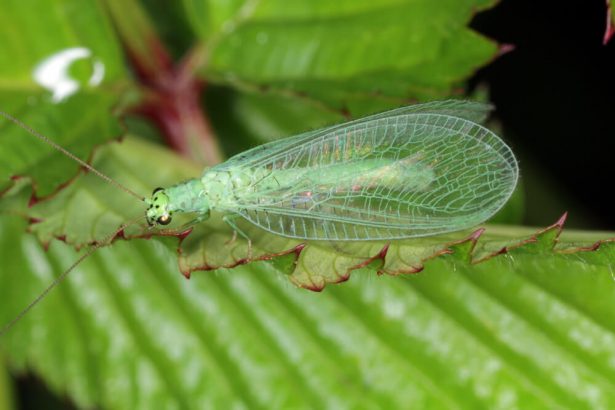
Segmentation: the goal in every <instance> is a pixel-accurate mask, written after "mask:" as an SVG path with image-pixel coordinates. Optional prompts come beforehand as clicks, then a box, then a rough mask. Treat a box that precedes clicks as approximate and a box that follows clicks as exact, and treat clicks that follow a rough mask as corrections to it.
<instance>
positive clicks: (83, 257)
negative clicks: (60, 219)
mask: <svg viewBox="0 0 615 410" xmlns="http://www.w3.org/2000/svg"><path fill="white" fill-rule="evenodd" d="M141 219H145V216H140V217H138V218H136V219H133V220H132V221H129V222H126V223H124V224H122V225H121V226H120V227H119V228H118V229H117V230H116V231H115V232H113V233H112V234H110V235H108V236H106V237H105V238H103V240H102V241H100V242H97V243H96V244H94V245H92V247H91V248H90V249H88V251H87V252H86V253H84V254H83V255H81V256H80V257H79V259H77V260H76V261H75V262H74V263H73V264H72V265H70V266H69V267H68V269H66V270H65V271H64V272H62V274H61V275H60V276H58V277H57V278H55V279H54V280H53V282H51V283H50V284H49V285H48V286H47V287H46V288H45V289H44V290H43V291H42V292H41V293H40V294H39V295H38V296H37V297H36V298H35V299H34V300H33V301H32V302H30V303H29V304H28V306H26V307H25V308H24V309H23V310H22V311H21V312H19V314H17V316H15V317H14V318H13V319H12V320H11V321H10V322H8V323H7V324H5V325H4V326H3V327H2V329H0V338H1V337H2V336H4V334H5V333H7V332H8V331H9V330H10V329H11V328H12V327H13V326H14V325H15V324H17V322H19V321H20V320H21V319H22V318H23V317H24V316H25V315H26V314H27V313H28V312H30V310H32V308H34V307H35V306H36V305H37V304H38V303H39V302H40V301H41V300H43V299H44V298H45V297H46V296H47V295H48V294H49V292H51V291H52V290H53V288H55V287H56V286H58V285H59V284H60V283H62V281H64V279H66V277H67V276H68V274H69V273H71V272H72V271H73V270H74V269H75V268H76V267H77V266H79V264H81V262H83V261H84V260H86V259H87V258H88V257H90V256H91V255H92V254H93V253H94V252H96V251H97V250H98V249H100V248H102V247H103V246H105V245H107V244H109V243H110V242H111V241H112V240H113V238H115V237H116V236H117V235H118V234H119V233H120V232H122V231H123V230H124V229H126V228H127V227H129V226H130V225H133V224H136V223H137V222H139V221H140V220H141Z"/></svg>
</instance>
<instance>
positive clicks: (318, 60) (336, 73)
mask: <svg viewBox="0 0 615 410" xmlns="http://www.w3.org/2000/svg"><path fill="white" fill-rule="evenodd" d="M184 4H185V7H186V10H187V13H188V15H189V16H190V17H189V20H190V22H191V23H192V25H193V27H194V29H195V32H196V33H198V34H199V35H200V38H201V41H202V42H203V43H204V44H205V45H206V48H207V50H208V57H207V59H206V65H205V66H204V67H203V75H204V76H205V77H206V78H207V79H209V80H210V81H214V82H218V83H223V84H228V85H231V86H233V87H237V88H239V89H259V88H261V89H262V87H267V88H269V89H273V90H276V91H277V92H281V93H288V92H290V93H294V94H295V95H305V96H309V97H310V98H312V99H314V100H317V101H320V102H322V103H324V104H325V105H327V106H330V107H334V108H337V109H341V108H348V109H349V110H350V111H351V112H353V113H354V114H364V113H365V112H373V111H374V110H376V109H377V108H376V106H375V105H374V103H375V102H376V101H378V100H380V101H381V102H380V104H381V105H380V107H381V108H382V101H388V106H390V105H395V104H396V103H397V104H400V103H401V102H402V101H404V100H407V99H409V98H423V99H424V98H428V97H431V98H434V97H436V96H440V97H441V96H443V95H448V94H450V92H451V90H452V88H453V87H454V86H456V85H458V82H459V81H461V80H462V79H464V78H465V77H467V76H468V75H469V74H470V73H471V72H472V71H473V70H475V69H476V68H477V67H479V66H480V65H481V64H484V63H485V62H487V61H489V60H490V59H492V58H493V57H494V56H495V54H496V52H497V48H496V46H495V44H493V43H492V42H490V41H488V40H486V39H485V38H483V37H481V36H479V35H477V34H476V33H474V32H472V31H471V30H469V29H468V28H467V27H466V24H467V22H468V21H469V20H470V18H471V17H472V15H473V14H474V13H475V12H476V10H480V9H482V8H485V7H488V6H490V5H491V4H492V2H491V1H480V0H476V1H471V0H468V1H447V2H446V5H444V4H441V3H437V4H436V3H433V2H431V1H427V0H421V1H406V0H391V1H387V2H385V3H374V2H369V1H354V2H343V3H335V5H334V6H333V5H332V4H330V3H329V2H326V1H316V2H315V1H311V0H310V1H308V0H301V1H298V2H297V1H295V2H292V5H291V4H286V3H284V2H265V3H263V2H256V1H248V2H243V3H240V2H236V3H229V4H227V6H225V7H221V6H220V4H218V2H213V3H212V4H207V5H205V2H203V1H201V0H185V1H184ZM366 103H367V105H368V107H366V106H365V105H366Z"/></svg>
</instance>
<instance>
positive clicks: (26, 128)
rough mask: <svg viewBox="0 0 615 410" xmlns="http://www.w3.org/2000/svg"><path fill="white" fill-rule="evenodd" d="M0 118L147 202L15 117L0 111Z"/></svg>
mask: <svg viewBox="0 0 615 410" xmlns="http://www.w3.org/2000/svg"><path fill="white" fill-rule="evenodd" d="M0 116H2V117H4V118H6V119H7V120H9V121H11V122H13V123H14V124H16V125H17V126H19V127H21V128H23V129H24V130H25V131H27V132H28V133H30V134H32V135H33V136H35V137H36V138H38V139H39V140H41V141H43V142H44V143H45V144H47V145H49V146H50V147H52V148H53V149H55V150H56V151H58V152H61V153H62V154H64V155H65V156H67V157H68V158H70V159H72V160H73V161H75V162H77V163H78V164H79V165H81V166H82V167H84V168H85V169H87V170H88V171H90V172H92V173H94V174H95V175H97V176H98V177H99V178H101V179H102V180H104V181H106V182H108V183H109V184H111V185H113V186H115V187H116V188H118V189H120V190H122V191H124V192H126V193H127V194H130V195H132V196H133V197H135V198H137V199H138V200H139V201H145V197H143V196H142V195H139V194H137V193H136V192H134V191H132V190H131V189H129V188H127V187H125V186H124V185H122V184H120V183H119V182H117V181H116V180H114V179H112V178H110V177H108V176H107V175H105V174H103V173H102V172H100V171H99V170H97V169H96V168H94V167H93V166H91V165H90V164H88V163H87V162H85V161H83V160H82V159H80V158H78V157H77V156H76V155H75V154H73V153H71V152H70V151H68V150H66V149H65V148H63V147H61V146H59V145H58V144H56V143H55V142H53V141H52V140H50V139H49V138H47V137H46V136H44V135H43V134H41V133H40V132H38V131H36V130H34V129H32V128H31V127H30V126H28V125H26V124H24V123H23V122H21V121H19V120H18V119H17V118H15V117H13V116H12V115H10V114H7V113H6V112H4V111H0Z"/></svg>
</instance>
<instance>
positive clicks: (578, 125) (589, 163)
mask: <svg viewBox="0 0 615 410" xmlns="http://www.w3.org/2000/svg"><path fill="white" fill-rule="evenodd" d="M605 25H606V6H605V4H604V1H603V0H585V1H583V0H578V1H567V0H563V1H559V2H551V1H540V0H504V1H502V2H501V3H500V4H499V5H498V6H496V7H495V8H494V9H492V10H489V11H487V12H483V13H481V14H479V15H477V16H476V17H475V19H474V20H473V22H472V27H473V28H474V29H476V30H477V31H479V32H481V33H483V34H484V35H486V36H488V37H490V38H493V39H495V40H497V41H498V42H500V43H505V44H511V45H514V46H515V48H514V50H513V51H511V52H509V53H507V54H505V55H503V56H501V57H500V58H498V59H497V60H495V61H494V62H493V63H492V64H490V65H489V66H487V67H485V68H484V69H482V70H480V71H479V72H477V73H476V75H475V76H474V78H473V79H472V80H471V82H470V88H471V89H472V88H475V87H479V86H483V85H487V89H488V90H489V92H490V100H491V101H492V102H493V103H494V104H495V105H496V107H497V119H498V120H499V121H500V122H501V125H502V127H503V134H504V138H505V139H506V140H507V142H508V143H509V144H510V145H511V146H512V148H513V150H514V151H515V153H516V154H517V156H518V158H519V160H520V167H521V174H522V178H523V183H524V187H525V191H526V203H527V207H526V208H527V213H526V218H525V222H526V224H530V225H538V226H545V225H548V224H550V223H552V222H554V221H555V220H557V219H558V217H559V216H560V215H561V214H562V213H563V212H564V211H566V210H567V211H570V215H569V219H568V222H567V226H569V227H578V228H583V229H601V230H605V229H609V230H615V210H613V205H612V202H611V199H610V198H611V194H612V187H613V185H612V183H611V180H610V176H611V175H612V174H613V165H612V164H613V156H614V154H615V149H614V148H615V142H614V141H615V138H614V135H613V127H612V123H613V119H614V114H615V113H614V111H615V110H614V105H613V104H612V99H613V95H615V93H614V91H615V76H614V74H615V59H614V58H613V56H614V52H615V38H613V40H612V41H611V43H610V44H608V45H606V46H605V45H603V44H602V40H603V36H604V31H605ZM18 396H19V397H18V400H19V402H20V403H21V405H22V407H23V408H72V406H71V405H70V403H68V402H67V401H66V400H65V399H63V398H54V397H53V396H51V395H50V394H49V393H46V392H45V387H44V385H43V384H42V383H41V382H39V381H37V380H36V379H35V378H33V377H25V378H23V379H21V381H20V383H19V384H18Z"/></svg>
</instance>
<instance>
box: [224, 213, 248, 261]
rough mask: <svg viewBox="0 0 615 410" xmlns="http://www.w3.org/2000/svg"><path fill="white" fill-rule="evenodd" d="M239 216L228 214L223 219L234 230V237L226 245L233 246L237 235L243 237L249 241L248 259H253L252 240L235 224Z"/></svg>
mask: <svg viewBox="0 0 615 410" xmlns="http://www.w3.org/2000/svg"><path fill="white" fill-rule="evenodd" d="M238 216H239V215H237V214H227V215H224V216H223V217H222V220H223V221H224V222H225V223H226V224H227V225H228V226H230V227H231V228H232V229H233V237H232V238H231V239H229V240H228V241H226V244H227V245H230V244H232V243H233V242H235V240H236V239H237V234H239V235H241V236H242V237H243V238H244V239H245V240H247V241H248V259H252V240H251V239H250V237H249V236H248V235H246V234H245V232H243V231H242V230H241V229H239V227H238V226H237V225H236V224H235V219H237V217H238Z"/></svg>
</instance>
